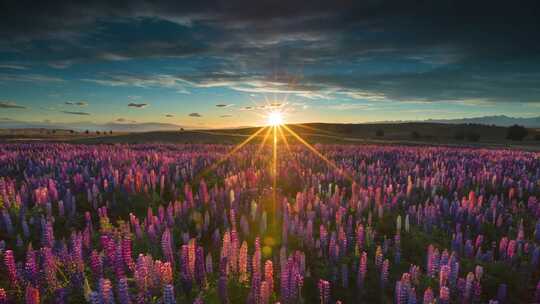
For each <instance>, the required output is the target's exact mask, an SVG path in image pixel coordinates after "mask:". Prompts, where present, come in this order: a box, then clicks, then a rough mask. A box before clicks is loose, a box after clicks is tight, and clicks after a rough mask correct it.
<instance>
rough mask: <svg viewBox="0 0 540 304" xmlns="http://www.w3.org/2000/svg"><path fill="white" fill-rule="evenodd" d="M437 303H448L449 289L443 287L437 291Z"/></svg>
mask: <svg viewBox="0 0 540 304" xmlns="http://www.w3.org/2000/svg"><path fill="white" fill-rule="evenodd" d="M439 301H440V302H441V303H443V304H448V303H450V289H448V287H446V286H443V287H441V288H440V290H439Z"/></svg>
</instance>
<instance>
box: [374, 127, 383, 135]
mask: <svg viewBox="0 0 540 304" xmlns="http://www.w3.org/2000/svg"><path fill="white" fill-rule="evenodd" d="M375 136H377V137H384V131H383V130H381V129H379V130H377V131H375Z"/></svg>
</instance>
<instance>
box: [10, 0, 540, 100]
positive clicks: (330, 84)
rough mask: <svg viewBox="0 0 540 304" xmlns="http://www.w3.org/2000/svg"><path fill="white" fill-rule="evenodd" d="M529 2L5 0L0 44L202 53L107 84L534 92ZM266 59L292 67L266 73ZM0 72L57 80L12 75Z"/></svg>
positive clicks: (105, 52) (87, 51)
mask: <svg viewBox="0 0 540 304" xmlns="http://www.w3.org/2000/svg"><path fill="white" fill-rule="evenodd" d="M539 7H540V4H539V3H538V2H537V1H533V0H525V1H519V3H510V2H507V1H504V2H503V1H497V0H496V1H484V0H479V1H466V0H441V1H417V0H403V1H392V0H374V1H353V0H344V1H327V0H313V1H307V0H304V1H293V2H291V1H267V0H263V1H247V0H230V1H213V0H199V1H173V0H169V1H151V2H148V1H138V0H135V1H123V0H121V1H115V2H114V3H113V2H109V1H104V0H97V1H84V2H83V1H67V0H54V1H47V2H44V3H35V1H24V0H23V1H10V2H8V3H3V4H1V5H0V10H1V11H2V12H3V13H4V14H3V15H4V17H3V19H2V23H1V24H0V34H1V35H2V37H3V38H4V39H2V42H0V54H2V52H3V51H2V50H8V51H6V52H7V53H8V55H10V56H9V57H7V56H6V57H5V58H8V59H9V60H10V62H17V61H16V59H19V62H32V61H38V62H41V61H44V63H45V64H47V65H49V66H50V67H53V68H69V67H70V66H72V65H73V64H77V63H80V62H87V61H101V60H106V61H126V60H131V59H137V58H170V57H174V58H180V59H187V58H189V59H193V58H212V59H213V60H212V61H209V62H211V63H208V64H205V65H203V67H197V68H196V70H197V71H196V72H197V73H192V74H189V75H168V76H164V75H153V76H145V77H147V78H143V76H139V75H122V76H121V77H113V76H107V75H104V76H102V77H96V78H88V79H85V80H86V81H92V82H94V83H98V84H102V85H109V86H137V87H145V88H146V87H166V88H171V89H176V90H178V91H184V92H185V87H186V86H194V87H202V88H206V87H229V88H232V89H234V90H238V91H242V92H249V93H290V94H295V95H298V96H301V97H305V98H327V97H328V96H329V95H337V96H341V97H346V98H353V99H377V100H400V101H409V100H411V99H413V100H417V101H439V100H457V101H462V100H470V99H486V100H490V101H494V102H539V101H540V91H538V90H537V88H538V87H539V85H540V55H539V54H540V39H534V38H532V37H536V36H537V33H538V32H540V22H538V20H539V19H540V9H539ZM21 54H22V55H21ZM14 59H15V60H14ZM6 60H7V59H6ZM0 64H1V65H0V67H1V66H2V65H3V66H7V65H9V64H10V63H8V62H2V60H0ZM276 69H277V70H280V69H283V70H289V71H292V73H293V74H302V75H301V76H302V77H301V79H288V80H286V79H279V78H278V79H271V78H272V77H273V76H275V73H276ZM246 71H247V72H246ZM298 71H299V72H298ZM2 80H3V81H13V80H15V81H49V82H50V81H62V80H61V79H59V78H54V77H49V78H46V77H44V76H40V75H14V74H6V75H0V81H2ZM137 105H139V104H137ZM217 106H218V107H219V105H217ZM134 107H138V106H134ZM141 107H143V106H141Z"/></svg>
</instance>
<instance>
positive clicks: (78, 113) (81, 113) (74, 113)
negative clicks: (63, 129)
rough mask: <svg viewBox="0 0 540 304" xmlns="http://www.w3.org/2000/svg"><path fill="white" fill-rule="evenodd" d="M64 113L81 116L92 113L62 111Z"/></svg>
mask: <svg viewBox="0 0 540 304" xmlns="http://www.w3.org/2000/svg"><path fill="white" fill-rule="evenodd" d="M60 112H62V113H64V114H70V115H81V116H88V115H90V113H87V112H73V111H60Z"/></svg>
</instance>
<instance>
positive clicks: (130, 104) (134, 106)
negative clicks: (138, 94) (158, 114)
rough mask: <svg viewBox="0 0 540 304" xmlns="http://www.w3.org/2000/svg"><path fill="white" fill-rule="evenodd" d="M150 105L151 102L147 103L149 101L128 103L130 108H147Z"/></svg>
mask: <svg viewBox="0 0 540 304" xmlns="http://www.w3.org/2000/svg"><path fill="white" fill-rule="evenodd" d="M148 106H149V104H147V103H134V102H130V103H128V107H130V108H138V109H142V108H146V107H148Z"/></svg>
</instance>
